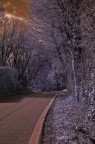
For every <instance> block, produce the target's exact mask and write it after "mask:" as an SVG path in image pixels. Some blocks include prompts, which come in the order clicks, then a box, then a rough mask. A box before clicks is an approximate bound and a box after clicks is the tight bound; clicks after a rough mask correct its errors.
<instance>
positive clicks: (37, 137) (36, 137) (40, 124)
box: [29, 94, 57, 144]
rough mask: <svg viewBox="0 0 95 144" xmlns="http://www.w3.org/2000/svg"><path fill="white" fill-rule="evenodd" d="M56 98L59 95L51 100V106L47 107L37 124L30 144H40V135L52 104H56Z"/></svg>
mask: <svg viewBox="0 0 95 144" xmlns="http://www.w3.org/2000/svg"><path fill="white" fill-rule="evenodd" d="M56 96H57V94H56V95H55V96H54V97H53V98H52V99H51V100H50V102H49V104H48V105H47V106H46V107H45V109H44V110H43V112H42V114H41V115H40V118H39V120H38V121H37V124H36V126H35V128H34V131H33V133H32V136H31V138H30V141H29V144H39V140H40V135H41V132H42V127H43V123H44V121H45V117H46V115H47V112H48V111H49V109H50V107H51V105H52V103H53V102H54V100H55V97H56Z"/></svg>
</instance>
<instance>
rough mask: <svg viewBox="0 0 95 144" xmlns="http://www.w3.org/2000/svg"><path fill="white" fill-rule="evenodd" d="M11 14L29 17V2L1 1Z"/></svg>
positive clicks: (18, 0)
mask: <svg viewBox="0 0 95 144" xmlns="http://www.w3.org/2000/svg"><path fill="white" fill-rule="evenodd" d="M0 3H2V5H3V6H4V8H5V11H6V12H7V13H9V14H13V15H15V16H17V17H22V18H25V17H27V16H28V0H0Z"/></svg>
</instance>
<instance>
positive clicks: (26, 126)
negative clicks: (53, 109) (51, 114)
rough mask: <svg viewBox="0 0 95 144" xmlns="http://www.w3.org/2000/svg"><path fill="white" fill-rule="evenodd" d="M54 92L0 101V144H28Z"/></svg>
mask: <svg viewBox="0 0 95 144" xmlns="http://www.w3.org/2000/svg"><path fill="white" fill-rule="evenodd" d="M54 95H55V92H50V93H46V92H44V93H39V94H32V95H22V96H14V97H10V98H5V99H0V144H28V143H29V140H30V137H31V135H32V132H33V130H34V127H35V125H36V123H37V121H38V119H39V117H40V115H41V113H42V112H43V110H44V109H45V107H46V106H47V104H48V103H49V102H50V100H51V98H52V97H53V96H54Z"/></svg>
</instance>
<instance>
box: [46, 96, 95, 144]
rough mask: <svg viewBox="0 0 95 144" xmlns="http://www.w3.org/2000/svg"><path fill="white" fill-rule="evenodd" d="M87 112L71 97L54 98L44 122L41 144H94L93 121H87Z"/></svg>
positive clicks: (82, 105)
mask: <svg viewBox="0 0 95 144" xmlns="http://www.w3.org/2000/svg"><path fill="white" fill-rule="evenodd" d="M87 110H88V106H87V105H84V104H82V103H81V105H80V104H78V103H75V102H74V101H73V99H72V97H67V98H66V97H65V95H64V96H63V95H61V96H59V97H58V98H56V100H55V103H54V104H53V107H52V109H51V110H50V112H49V114H48V116H47V119H46V122H45V127H44V134H43V135H44V137H43V144H94V143H95V121H93V122H92V121H89V120H88V119H87V115H88V113H87Z"/></svg>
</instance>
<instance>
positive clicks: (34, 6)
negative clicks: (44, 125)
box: [0, 0, 95, 122]
mask: <svg viewBox="0 0 95 144" xmlns="http://www.w3.org/2000/svg"><path fill="white" fill-rule="evenodd" d="M29 9H30V15H29V18H28V19H27V20H25V21H18V20H14V19H11V21H10V19H8V18H7V17H6V16H5V15H4V9H3V8H2V6H1V9H0V10H1V11H0V31H1V32H0V65H1V67H5V66H10V67H13V68H14V69H16V70H17V71H18V80H19V81H20V83H21V84H23V85H24V86H28V87H30V88H31V89H33V88H34V89H38V90H62V89H64V88H67V91H68V95H70V96H72V97H73V100H74V101H75V102H76V103H80V104H83V105H86V106H87V107H88V113H87V119H88V120H91V121H93V122H95V1H94V0H31V1H30V4H29Z"/></svg>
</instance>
